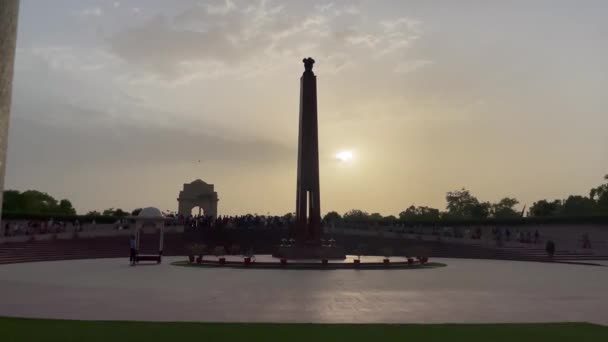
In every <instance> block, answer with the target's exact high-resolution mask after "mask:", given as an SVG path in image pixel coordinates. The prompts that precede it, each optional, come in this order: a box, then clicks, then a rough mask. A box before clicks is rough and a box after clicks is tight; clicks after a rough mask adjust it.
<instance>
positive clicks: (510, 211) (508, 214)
mask: <svg viewBox="0 0 608 342" xmlns="http://www.w3.org/2000/svg"><path fill="white" fill-rule="evenodd" d="M517 204H519V201H518V200H517V199H515V198H509V197H505V198H503V199H501V200H500V201H498V203H494V204H492V209H491V211H492V217H495V218H515V217H519V216H521V214H520V213H519V212H517V211H516V210H515V206H516V205H517Z"/></svg>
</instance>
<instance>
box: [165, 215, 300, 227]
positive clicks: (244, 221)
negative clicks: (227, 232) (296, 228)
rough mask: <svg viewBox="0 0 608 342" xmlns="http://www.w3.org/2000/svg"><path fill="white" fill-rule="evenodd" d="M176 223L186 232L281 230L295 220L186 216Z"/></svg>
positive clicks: (260, 217) (269, 217) (278, 217)
mask: <svg viewBox="0 0 608 342" xmlns="http://www.w3.org/2000/svg"><path fill="white" fill-rule="evenodd" d="M175 220H176V221H177V222H176V223H177V224H179V225H183V226H184V228H185V229H186V230H200V229H280V228H285V227H288V226H289V225H291V224H292V223H293V219H292V218H289V217H284V216H263V215H243V216H218V217H217V218H213V217H210V216H186V217H180V216H178V217H176V218H175Z"/></svg>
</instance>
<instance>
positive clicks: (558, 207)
mask: <svg viewBox="0 0 608 342" xmlns="http://www.w3.org/2000/svg"><path fill="white" fill-rule="evenodd" d="M604 182H605V183H604V184H600V185H598V186H597V187H594V188H592V189H591V190H589V196H580V195H570V196H568V197H567V198H566V199H561V200H560V199H554V200H547V199H543V200H539V201H536V202H534V203H533V204H532V205H531V206H530V208H529V209H528V211H526V208H525V207H524V208H523V209H522V210H517V209H516V206H517V205H518V204H519V201H518V200H517V199H516V198H512V197H505V198H503V199H501V200H499V201H498V202H496V203H490V202H488V201H480V200H479V199H478V198H477V197H475V196H474V195H473V194H471V192H470V191H469V190H467V189H465V188H462V189H460V190H455V191H449V192H448V193H446V197H445V200H446V209H445V210H443V211H442V210H439V209H437V208H431V207H427V206H415V205H411V206H410V207H408V208H406V209H405V210H403V211H402V212H400V213H399V216H398V217H395V216H393V215H389V216H382V215H381V214H380V213H371V214H369V213H367V212H365V211H363V210H359V209H353V210H350V211H348V212H346V213H345V214H344V215H340V214H339V213H337V212H335V211H331V212H329V213H327V214H326V215H325V217H324V220H325V221H327V222H369V223H390V222H396V221H402V222H438V221H459V220H469V221H480V220H487V219H493V220H516V219H521V218H523V217H527V218H532V219H534V218H536V219H540V218H555V219H557V218H568V217H593V216H598V217H599V216H608V175H606V176H604Z"/></svg>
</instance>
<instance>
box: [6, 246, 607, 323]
mask: <svg viewBox="0 0 608 342" xmlns="http://www.w3.org/2000/svg"><path fill="white" fill-rule="evenodd" d="M184 259H185V258H183V257H171V258H165V260H164V263H163V264H162V265H149V266H148V265H146V266H143V265H142V266H137V267H129V266H128V265H127V259H91V260H73V261H53V262H38V263H22V264H10V265H2V266H0V293H1V294H2V295H1V296H0V315H6V316H21V317H44V318H66V319H103V320H148V321H212V322H224V321H232V322H326V323H329V322H353V323H363V322H366V323H368V322H369V323H372V322H373V323H376V322H383V323H439V322H455V323H461V322H468V323H471V322H556V321H589V322H594V323H600V324H608V305H606V303H608V291H606V289H607V288H608V268H606V267H594V266H579V265H563V264H547V263H534V262H512V261H495V260H465V259H433V260H432V261H440V262H445V263H447V264H448V266H447V267H442V268H436V269H425V270H388V271H386V270H367V271H357V270H339V271H298V270H253V269H252V270H243V269H228V268H226V269H215V268H209V269H208V268H202V269H201V268H188V267H176V266H171V265H169V261H171V260H184Z"/></svg>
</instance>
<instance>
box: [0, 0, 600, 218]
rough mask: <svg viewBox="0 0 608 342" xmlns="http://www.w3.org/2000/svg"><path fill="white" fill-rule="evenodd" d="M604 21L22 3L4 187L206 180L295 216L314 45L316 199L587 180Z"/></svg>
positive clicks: (506, 5) (89, 205) (491, 4)
mask: <svg viewBox="0 0 608 342" xmlns="http://www.w3.org/2000/svg"><path fill="white" fill-rule="evenodd" d="M606 18H608V2H607V1H601V0H598V1H553V0H551V1H527V0H526V1H401V0H396V1H376V0H374V1H319V2H317V3H316V4H315V3H313V2H312V1H280V2H279V1H236V0H230V1H212V2H205V1H160V0H157V1H151V0H141V1H135V0H133V1H127V0H121V1H85V0H72V1H59V0H54V1H42V0H37V1H34V0H22V1H21V13H20V19H19V20H20V22H19V33H18V47H17V48H18V49H17V58H16V66H15V67H16V70H15V82H14V86H15V89H14V92H13V113H12V118H11V127H10V136H9V155H8V160H7V163H8V164H7V165H8V170H7V179H6V187H7V188H13V189H19V190H26V189H38V190H42V191H46V192H48V193H50V194H51V195H53V196H55V197H61V198H63V197H67V198H69V199H71V200H72V202H73V203H74V205H75V206H76V208H77V210H78V211H79V212H81V213H84V212H86V211H88V210H92V209H97V210H100V209H104V208H108V207H121V208H124V209H133V208H136V207H142V206H150V205H152V206H158V207H159V208H161V209H163V210H176V208H177V201H176V197H177V195H178V192H179V190H180V189H181V186H182V184H183V183H185V182H190V181H192V180H194V179H197V178H201V179H203V180H205V181H207V182H209V183H213V184H215V186H216V190H217V191H218V193H219V196H220V202H219V211H220V214H238V213H250V212H251V213H256V212H257V213H264V214H265V213H267V212H270V213H273V214H274V213H277V214H284V213H286V212H290V211H293V210H294V207H295V188H296V179H295V168H296V143H297V127H298V126H297V120H298V101H299V77H300V76H301V73H302V71H303V65H302V58H303V57H307V56H312V57H314V58H315V59H316V61H317V63H316V64H315V69H314V71H315V73H316V74H317V83H318V91H319V94H318V99H319V104H318V107H319V124H320V128H319V129H320V132H319V139H320V142H319V143H320V155H321V169H320V175H321V208H322V211H323V212H326V211H328V210H337V211H339V212H341V213H343V212H344V211H346V210H348V209H352V208H359V209H363V210H366V211H369V212H376V211H377V212H380V213H382V214H397V213H398V212H399V211H401V210H403V209H404V208H406V207H408V206H409V205H411V204H416V205H430V206H435V207H439V208H442V209H443V208H444V207H445V192H446V191H449V190H455V189H458V188H460V187H466V188H468V189H470V190H471V191H472V192H473V193H474V194H475V195H477V196H478V197H479V198H480V199H483V200H489V201H495V200H498V199H499V198H501V197H504V196H514V197H516V198H518V199H519V200H520V201H521V202H522V204H523V203H527V204H528V205H530V204H531V203H532V202H533V201H534V200H537V199H540V198H563V197H565V196H566V195H568V194H574V193H578V194H586V193H587V191H588V189H589V188H590V187H592V186H593V185H596V184H599V183H600V182H601V180H602V176H603V175H604V174H606V173H608V131H607V129H608V113H607V108H608V95H607V89H608V20H606ZM342 150H352V151H353V154H354V160H353V161H352V162H350V163H343V162H340V161H338V160H336V159H335V158H334V155H335V154H336V153H337V152H339V151H342ZM199 160H200V162H199Z"/></svg>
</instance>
